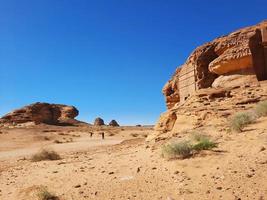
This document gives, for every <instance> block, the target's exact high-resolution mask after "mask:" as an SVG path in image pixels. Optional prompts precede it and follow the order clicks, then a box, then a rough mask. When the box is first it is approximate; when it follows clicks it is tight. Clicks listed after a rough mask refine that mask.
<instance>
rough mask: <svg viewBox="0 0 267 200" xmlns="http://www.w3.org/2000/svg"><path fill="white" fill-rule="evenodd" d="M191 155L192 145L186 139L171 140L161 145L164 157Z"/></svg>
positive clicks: (185, 156) (182, 157) (186, 156)
mask: <svg viewBox="0 0 267 200" xmlns="http://www.w3.org/2000/svg"><path fill="white" fill-rule="evenodd" d="M191 155H192V145H191V144H190V143H189V142H188V141H182V142H173V143H170V144H166V145H164V146H163V147H162V156H163V157H164V158H168V159H173V158H181V159H184V158H188V157H190V156H191Z"/></svg>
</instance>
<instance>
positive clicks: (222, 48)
mask: <svg viewBox="0 0 267 200" xmlns="http://www.w3.org/2000/svg"><path fill="white" fill-rule="evenodd" d="M265 26H267V21H264V22H262V23H260V24H257V25H255V26H251V27H246V28H243V29H240V30H237V31H235V32H233V33H230V34H228V35H226V36H222V37H219V38H216V39H214V40H213V41H211V42H208V43H206V44H204V45H202V46H200V47H197V48H196V49H195V50H194V51H193V52H192V54H191V55H190V56H189V57H188V59H187V60H186V62H185V63H184V64H183V65H182V66H180V67H178V68H177V69H176V71H175V73H174V75H173V77H172V78H171V79H170V80H169V81H168V82H167V83H166V85H165V86H164V88H163V94H164V95H165V98H166V104H167V107H168V109H170V108H172V107H173V106H174V105H175V104H176V103H178V102H180V100H181V99H186V98H187V97H188V95H189V94H190V93H191V92H190V90H195V89H201V88H208V87H211V86H212V84H213V82H214V80H215V79H216V78H217V77H219V76H220V75H229V74H240V73H241V74H244V73H250V74H253V68H252V56H251V51H250V49H249V39H250V37H251V36H252V35H253V34H255V32H256V30H257V29H259V28H261V27H265ZM179 82H180V83H179ZM193 83H194V84H193ZM179 85H180V86H179ZM180 90H187V91H185V92H184V91H180Z"/></svg>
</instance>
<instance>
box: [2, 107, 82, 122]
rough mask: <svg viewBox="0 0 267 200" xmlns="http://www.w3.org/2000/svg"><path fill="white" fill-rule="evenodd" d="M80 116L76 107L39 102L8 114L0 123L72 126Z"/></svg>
mask: <svg viewBox="0 0 267 200" xmlns="http://www.w3.org/2000/svg"><path fill="white" fill-rule="evenodd" d="M78 114H79V111H78V110H77V109H76V108H75V107H74V106H67V105H62V104H49V103H39V102H37V103H34V104H31V105H28V106H25V107H23V108H20V109H18V110H14V111H13V112H10V113H8V114H6V115H5V116H3V117H2V118H1V119H0V123H6V124H22V123H27V122H34V123H35V124H40V123H44V124H54V125H56V124H64V123H71V124H72V123H75V122H78V121H76V120H75V119H74V118H75V117H76V116H77V115H78Z"/></svg>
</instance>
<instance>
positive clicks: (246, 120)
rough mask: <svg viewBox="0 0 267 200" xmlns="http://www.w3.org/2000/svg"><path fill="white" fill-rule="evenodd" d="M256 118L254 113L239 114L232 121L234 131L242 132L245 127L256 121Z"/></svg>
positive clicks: (231, 125)
mask: <svg viewBox="0 0 267 200" xmlns="http://www.w3.org/2000/svg"><path fill="white" fill-rule="evenodd" d="M255 119H256V116H255V114H254V113H253V112H239V113H237V114H235V115H234V116H233V117H232V118H231V119H230V127H231V129H232V130H234V131H237V132H242V131H243V129H244V127H245V126H246V125H248V124H251V123H252V122H253V121H255Z"/></svg>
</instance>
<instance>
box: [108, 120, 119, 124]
mask: <svg viewBox="0 0 267 200" xmlns="http://www.w3.org/2000/svg"><path fill="white" fill-rule="evenodd" d="M108 125H109V126H120V125H119V124H118V122H117V121H116V120H114V119H113V120H111V121H110V122H109V124H108Z"/></svg>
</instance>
